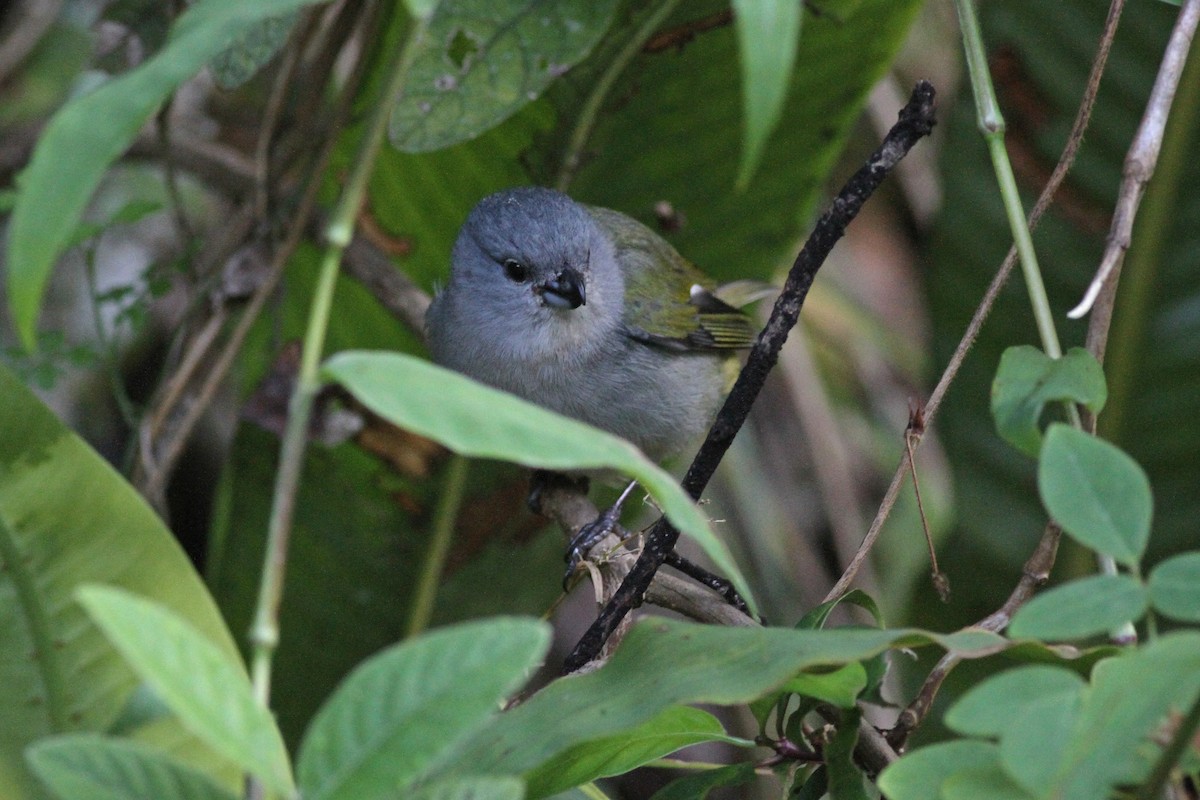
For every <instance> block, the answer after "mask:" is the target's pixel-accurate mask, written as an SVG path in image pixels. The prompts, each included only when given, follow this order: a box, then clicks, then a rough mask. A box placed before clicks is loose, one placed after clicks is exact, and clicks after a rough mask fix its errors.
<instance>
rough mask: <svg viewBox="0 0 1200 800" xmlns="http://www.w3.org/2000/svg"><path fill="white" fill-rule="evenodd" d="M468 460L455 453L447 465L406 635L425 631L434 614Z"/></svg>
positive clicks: (462, 491) (461, 495)
mask: <svg viewBox="0 0 1200 800" xmlns="http://www.w3.org/2000/svg"><path fill="white" fill-rule="evenodd" d="M469 463H470V462H469V461H468V459H466V458H465V457H463V456H460V455H458V454H457V453H456V454H454V455H453V456H451V457H450V463H449V465H448V466H447V467H446V480H445V483H444V484H443V485H442V496H441V498H440V499H439V500H438V507H437V511H436V512H434V516H433V537H432V538H431V539H430V541H429V551H428V552H427V553H426V554H425V563H424V564H422V565H421V578H420V580H419V581H418V583H417V590H416V592H414V593H413V599H412V605H411V606H410V610H409V612H408V630H407V632H406V633H405V636H409V637H411V636H416V635H417V634H419V633H420V632H421V631H423V630H425V629H426V628H427V627H429V620H430V619H431V618H432V617H433V604H434V600H436V599H437V589H438V582H439V581H440V580H441V578H442V571H443V569H444V568H445V566H446V555H447V554H448V553H449V552H450V543H451V542H452V541H453V540H454V523H455V522H456V521H457V520H458V510H459V509H460V508H462V500H463V494H464V493H465V490H466V487H467V466H468V464H469Z"/></svg>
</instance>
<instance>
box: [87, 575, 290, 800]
mask: <svg viewBox="0 0 1200 800" xmlns="http://www.w3.org/2000/svg"><path fill="white" fill-rule="evenodd" d="M76 594H77V596H78V598H79V602H80V603H82V604H83V607H84V608H85V609H86V610H87V612H88V614H89V615H90V616H91V617H92V619H93V620H94V621H95V622H96V624H97V625H98V626H99V627H100V629H101V630H102V631H103V632H104V634H105V636H107V637H108V640H109V641H110V642H111V643H112V645H113V646H114V647H116V648H117V650H119V651H120V652H121V655H123V656H125V659H126V660H127V661H128V662H129V665H130V666H131V667H133V669H134V671H135V672H137V673H138V675H140V676H141V677H142V680H144V681H146V683H148V684H149V685H150V687H151V688H153V689H154V691H155V692H156V693H157V694H158V696H159V697H160V698H161V699H162V701H163V702H164V703H166V705H167V707H168V708H170V709H171V710H172V711H173V712H175V714H176V716H178V717H179V719H180V721H181V722H182V723H183V725H184V727H186V728H187V729H188V730H189V731H191V732H192V733H194V734H195V735H196V736H198V737H200V738H201V739H203V740H204V742H205V743H206V744H207V745H208V746H209V747H211V748H212V749H213V751H214V752H217V753H220V754H221V755H223V756H225V757H226V758H227V759H229V760H230V761H232V762H233V763H235V764H237V765H238V766H240V767H242V768H243V769H245V770H246V771H247V772H249V773H251V774H253V775H257V776H258V777H259V778H260V779H261V780H262V781H263V783H264V785H266V786H267V787H268V788H270V789H272V790H273V791H276V792H280V793H283V794H289V793H291V792H292V790H293V783H292V775H291V764H290V762H289V760H288V755H287V750H286V749H285V747H284V745H283V737H282V736H281V735H280V733H279V728H277V727H276V726H275V719H274V717H272V716H271V712H270V711H269V710H268V709H267V708H265V707H263V706H261V705H259V704H258V703H257V702H256V701H255V699H254V695H253V694H252V693H251V690H250V681H249V679H248V678H247V677H246V673H245V671H244V670H243V669H241V667H240V665H238V664H236V663H235V662H233V661H231V660H230V659H229V657H228V656H226V655H225V654H224V653H222V652H221V651H220V650H219V649H217V647H216V645H214V644H212V642H210V641H209V640H208V639H207V638H206V637H205V636H204V635H203V634H201V633H199V632H198V631H197V630H196V629H195V628H193V627H192V626H191V625H190V624H188V623H187V622H185V621H184V620H183V619H181V618H180V617H178V616H176V615H175V614H173V613H172V612H170V611H168V610H167V609H166V608H164V607H163V606H161V605H159V604H157V603H153V602H151V601H149V600H145V599H143V598H141V597H138V596H136V595H133V594H130V593H129V592H125V591H122V590H120V589H114V588H112V587H110V586H84V587H82V588H81V589H79V591H78V592H77V593H76Z"/></svg>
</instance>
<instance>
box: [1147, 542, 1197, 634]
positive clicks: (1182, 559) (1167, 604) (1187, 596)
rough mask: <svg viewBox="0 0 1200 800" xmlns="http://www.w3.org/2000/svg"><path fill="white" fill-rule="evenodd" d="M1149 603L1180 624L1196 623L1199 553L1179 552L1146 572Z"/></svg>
mask: <svg viewBox="0 0 1200 800" xmlns="http://www.w3.org/2000/svg"><path fill="white" fill-rule="evenodd" d="M1148 589H1149V591H1150V602H1151V603H1153V604H1154V608H1155V610H1156V611H1161V612H1162V613H1163V614H1166V615H1167V616H1168V617H1171V618H1173V619H1177V620H1180V621H1182V622H1200V553H1198V552H1191V553H1181V554H1179V555H1177V556H1175V557H1174V558H1168V559H1167V560H1166V561H1163V562H1162V563H1160V564H1159V565H1158V566H1156V567H1155V568H1154V570H1153V571H1152V572H1151V573H1150V582H1149V586H1148Z"/></svg>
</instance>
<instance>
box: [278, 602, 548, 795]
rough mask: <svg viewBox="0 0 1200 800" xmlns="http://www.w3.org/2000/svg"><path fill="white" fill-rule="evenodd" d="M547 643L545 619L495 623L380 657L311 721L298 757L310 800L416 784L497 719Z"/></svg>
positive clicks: (447, 632) (440, 634)
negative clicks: (459, 745)
mask: <svg viewBox="0 0 1200 800" xmlns="http://www.w3.org/2000/svg"><path fill="white" fill-rule="evenodd" d="M549 644H550V630H549V628H548V626H546V625H545V624H544V623H538V622H535V621H533V620H524V619H517V618H511V619H505V618H493V619H488V620H483V621H479V622H475V623H470V624H464V625H459V626H455V627H452V628H446V629H443V630H440V631H435V632H433V633H430V634H428V635H426V636H422V637H420V638H419V639H416V640H413V641H410V642H407V643H404V644H400V645H397V646H395V647H393V648H390V649H388V650H385V651H383V652H382V653H380V654H379V655H376V656H374V657H372V658H371V659H369V660H368V661H366V662H365V663H363V665H362V666H360V667H359V668H358V669H356V670H355V671H354V672H352V673H351V674H350V676H349V677H348V678H347V679H346V680H345V681H344V682H343V683H342V685H341V686H340V687H339V688H338V690H337V691H336V692H335V693H334V695H333V696H332V697H331V698H330V699H329V702H328V703H326V704H325V706H324V707H323V708H322V709H321V711H320V713H318V714H317V716H316V717H315V718H314V719H313V723H312V726H311V727H310V728H309V730H308V733H307V734H306V735H305V738H304V743H303V745H302V746H301V748H300V756H299V759H298V775H299V780H300V788H301V790H302V793H303V795H304V796H305V797H306V798H313V800H351V799H353V800H370V798H375V797H380V798H383V797H393V796H395V793H396V792H397V791H398V790H400V789H407V788H410V787H413V786H414V785H415V784H416V783H417V782H418V781H419V780H420V779H421V778H423V777H424V776H425V775H427V774H428V773H429V772H430V770H432V769H433V768H434V767H435V766H436V765H437V764H438V763H439V762H444V761H447V760H450V759H452V758H453V757H455V756H456V755H457V754H458V751H457V750H456V749H455V747H456V745H458V744H460V743H461V742H462V740H463V739H464V738H465V737H467V736H468V735H470V733H471V732H472V731H474V730H476V729H478V728H480V727H481V726H482V725H484V724H485V722H486V721H487V720H489V719H490V718H491V717H493V716H495V713H496V709H497V708H498V703H499V702H501V701H502V700H504V699H505V698H506V697H507V696H508V694H509V693H510V692H512V691H513V690H514V689H515V688H517V687H518V686H519V685H520V684H521V683H522V682H523V681H524V680H525V678H526V677H527V676H528V674H529V672H530V670H532V669H533V668H534V667H535V666H537V664H538V662H539V661H540V660H541V658H542V656H543V655H544V654H545V651H546V648H547V647H548V646H549Z"/></svg>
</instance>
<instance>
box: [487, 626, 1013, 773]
mask: <svg viewBox="0 0 1200 800" xmlns="http://www.w3.org/2000/svg"><path fill="white" fill-rule="evenodd" d="M1000 642H1002V640H1001V639H1000V638H999V637H997V636H994V635H992V634H987V633H983V632H963V633H956V634H951V635H949V636H940V635H935V634H929V633H925V632H921V631H916V630H892V631H877V630H860V629H838V630H826V631H795V630H787V629H782V628H724V627H718V626H712V625H696V624H691V623H684V622H675V621H671V620H665V619H647V620H643V621H640V622H638V623H636V624H635V625H634V626H633V628H632V630H631V631H630V633H629V635H628V636H627V637H626V638H625V640H624V641H622V643H621V647H620V648H619V649H618V650H617V652H616V654H615V655H614V656H613V658H612V660H611V661H609V662H608V663H607V664H606V665H605V666H603V667H602V668H600V669H598V670H596V671H595V672H591V673H588V674H586V675H576V676H570V677H567V678H564V679H562V680H559V681H556V682H554V683H553V684H551V685H550V686H548V687H546V688H545V689H543V690H542V691H540V692H538V693H537V694H536V695H534V696H533V697H532V698H530V699H529V700H528V701H526V702H525V703H522V704H521V705H520V706H518V707H516V708H514V709H512V710H511V711H508V712H506V713H505V714H503V715H501V716H500V717H498V718H497V719H496V720H495V721H494V722H493V723H492V724H491V725H489V726H488V727H487V728H484V729H483V730H481V731H480V732H479V733H478V734H477V735H476V736H474V737H473V738H472V739H471V741H470V742H469V743H468V744H467V745H466V746H465V752H470V753H473V754H475V756H474V761H473V766H474V767H475V768H476V769H478V770H481V771H487V772H503V773H508V774H512V773H518V772H524V771H526V770H529V769H532V768H534V767H536V766H538V765H540V764H543V763H545V762H546V760H548V759H550V758H552V757H553V756H554V755H556V754H557V753H561V752H562V751H564V750H566V749H567V748H569V747H572V746H574V745H575V744H577V743H579V742H582V741H587V740H588V739H596V738H599V737H601V736H608V735H611V734H614V733H616V732H619V731H622V730H626V729H628V728H632V727H634V726H636V725H640V724H642V723H643V722H645V721H646V720H648V719H650V718H651V717H653V716H654V715H655V714H658V713H659V712H660V711H662V710H663V709H664V708H667V707H668V706H671V705H678V704H680V703H716V704H721V705H724V704H731V703H744V702H746V701H748V700H751V699H753V698H755V697H759V696H761V695H763V694H766V693H767V692H770V691H773V690H775V689H777V688H778V687H779V686H781V685H783V683H784V682H785V681H787V680H788V679H789V678H791V677H792V676H793V675H795V674H796V673H797V672H799V671H800V670H802V669H805V668H811V667H817V666H833V665H838V664H846V663H849V662H851V661H860V660H862V659H864V658H869V657H871V656H873V655H875V654H876V653H880V652H883V651H884V650H886V649H888V648H889V647H904V646H908V645H911V644H917V643H936V644H938V645H940V646H942V647H948V648H955V649H962V650H963V651H976V652H989V651H990V648H993V647H994V646H995V645H997V644H998V643H1000Z"/></svg>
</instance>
